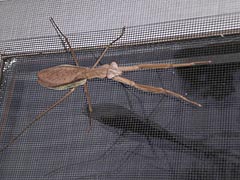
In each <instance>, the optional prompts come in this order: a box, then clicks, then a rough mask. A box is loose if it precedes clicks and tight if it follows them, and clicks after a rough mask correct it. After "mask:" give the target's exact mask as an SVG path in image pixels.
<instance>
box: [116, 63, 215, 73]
mask: <svg viewBox="0 0 240 180" xmlns="http://www.w3.org/2000/svg"><path fill="white" fill-rule="evenodd" d="M204 64H211V61H198V62H191V63H181V64H138V65H134V66H125V67H124V66H123V67H119V69H120V70H121V71H137V70H141V69H166V68H176V67H189V66H195V65H204Z"/></svg>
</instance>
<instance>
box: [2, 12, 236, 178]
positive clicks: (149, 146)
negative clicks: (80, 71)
mask: <svg viewBox="0 0 240 180" xmlns="http://www.w3.org/2000/svg"><path fill="white" fill-rule="evenodd" d="M221 17H224V16H221ZM227 17H228V18H229V17H231V18H232V21H220V22H222V23H220V24H219V23H216V24H214V25H213V26H212V29H211V30H209V31H201V28H202V27H206V26H205V25H207V23H206V24H204V23H203V24H201V23H202V22H203V19H204V18H200V19H199V20H198V19H194V20H186V21H179V22H170V23H163V24H154V25H147V26H140V27H132V28H127V32H126V35H125V36H124V37H123V39H121V40H120V41H119V42H118V44H117V46H115V47H113V48H111V49H110V50H109V51H108V52H107V54H106V55H105V57H104V58H103V60H102V61H101V64H108V63H110V62H112V61H116V62H117V63H118V64H119V65H120V66H128V65H133V64H141V63H183V62H194V61H203V60H211V61H212V62H213V63H212V64H210V65H201V66H195V67H184V68H175V69H164V70H143V71H134V72H128V73H125V74H124V77H126V78H129V79H131V80H134V81H136V82H138V83H141V84H148V85H151V86H156V87H163V88H166V89H169V90H172V91H175V92H178V93H180V94H182V95H184V96H186V97H188V98H189V99H191V100H194V101H196V102H198V103H201V104H202V105H203V107H201V108H200V107H195V106H193V105H192V104H189V103H187V102H185V101H182V100H179V99H177V98H175V97H171V96H166V95H159V94H151V93H147V92H142V91H140V90H137V89H135V88H132V87H130V86H127V85H123V84H121V83H117V82H114V81H112V80H107V79H103V80H102V79H93V80H91V81H89V91H90V94H91V99H92V105H93V114H92V118H93V120H94V121H93V127H92V129H91V130H90V131H89V132H88V128H89V117H88V113H87V110H86V109H87V104H86V97H85V96H84V92H83V88H82V87H79V88H78V90H77V91H76V92H75V93H74V94H72V95H71V96H70V97H69V98H68V99H67V100H65V101H64V102H63V103H61V104H60V105H58V106H57V107H56V108H54V109H53V110H51V111H50V112H49V113H47V114H46V115H45V116H44V117H43V118H41V120H39V122H37V123H36V124H35V125H33V126H32V127H31V128H30V129H28V130H27V131H26V132H25V133H24V134H23V135H22V136H21V137H19V138H18V139H17V141H16V142H15V143H14V144H12V145H10V146H9V147H8V148H7V149H5V150H4V151H2V152H1V154H0V158H1V160H0V177H1V179H41V178H42V179H133V178H138V179H141V178H142V179H148V178H156V179H239V176H240V175H239V172H240V171H239V170H240V166H239V158H240V157H239V156H240V152H239V128H240V127H239V119H238V118H239V105H240V103H239V102H240V101H239V93H240V92H239V89H240V88H239V84H240V72H239V65H240V62H239V40H240V38H239V36H238V33H239V29H238V28H239V25H238V26H236V22H238V21H237V20H239V18H238V17H239V14H235V15H231V16H226V18H227ZM208 18H209V17H208ZM208 18H205V19H208ZM223 19H224V18H223ZM181 23H183V24H184V23H185V24H188V26H184V27H186V29H188V32H187V33H185V34H184V33H183V34H175V33H173V32H172V31H171V30H169V29H171V28H173V27H174V28H173V29H175V28H176V32H178V33H179V32H180V31H177V30H180V29H182V28H181V26H179V24H181ZM225 23H229V25H226V24H225ZM231 23H232V24H231ZM200 24H201V25H202V26H199V25H200ZM167 25H168V26H167ZM171 25H172V26H171ZM173 25H174V26H173ZM221 25H222V27H224V26H226V27H231V28H229V29H228V28H221V29H218V27H219V26H221ZM193 26H196V27H197V28H196V29H197V31H196V33H195V32H194V33H193V32H192V31H191V28H192V27H193ZM163 27H164V28H163ZM161 28H162V30H161ZM178 28H179V29H178ZM214 28H215V29H214ZM149 29H152V30H153V32H157V31H160V32H164V36H163V37H158V36H157V34H156V33H153V32H152V31H148V30H149ZM203 29H204V28H203ZM143 32H144V33H143ZM118 34H119V29H118V30H109V31H104V32H89V33H85V34H84V33H83V34H75V35H69V37H70V40H71V42H72V41H73V47H74V48H75V49H76V52H77V57H78V59H79V62H80V64H81V66H88V67H91V66H92V65H93V64H94V62H95V61H96V57H98V56H99V55H100V53H101V52H102V50H103V48H102V47H101V45H103V44H106V43H109V42H110V41H111V40H112V39H114V38H116V35H118ZM95 35H97V36H95ZM102 35H103V36H102ZM79 37H81V38H79ZM90 37H97V38H96V39H94V38H93V40H91V41H90V40H89V41H88V39H90ZM104 37H109V38H107V39H106V38H104ZM141 37H144V38H141ZM57 38H58V37H57V36H55V37H41V38H37V39H26V40H17V41H10V42H2V43H1V44H2V47H5V48H4V49H5V53H6V55H8V56H9V58H6V59H7V60H9V63H10V65H8V68H7V69H6V70H5V71H4V77H3V85H2V97H1V125H2V127H3V128H2V131H1V132H2V134H1V144H0V147H1V148H2V147H4V146H5V145H6V144H8V143H9V142H10V141H11V139H12V138H13V137H16V136H17V135H18V134H19V132H21V130H22V129H23V128H24V127H26V126H27V125H28V124H29V123H30V122H31V121H32V120H33V119H34V118H35V117H36V116H37V115H38V114H39V113H40V112H42V111H43V110H45V109H46V108H47V107H48V106H49V105H50V104H52V103H53V102H55V101H57V100H58V99H59V98H60V97H61V96H63V94H64V93H65V92H63V91H54V90H49V89H46V88H43V87H42V86H40V85H39V84H38V83H37V76H36V73H37V72H38V71H39V70H41V69H44V68H48V67H52V66H55V65H61V64H73V60H72V58H71V56H70V54H69V53H63V48H61V49H59V47H60V46H61V43H60V41H59V40H57ZM46 39H47V41H48V43H46V44H45V43H44V44H42V43H43V42H46V41H45V40H46ZM82 39H87V40H86V41H85V45H84V47H87V48H82V49H80V48H78V47H79V45H80V44H81V43H82ZM93 41H94V43H93ZM17 42H22V43H17ZM86 42H88V43H89V44H88V43H86ZM35 43H38V44H41V45H40V46H39V47H40V48H38V47H37V46H34V48H32V47H33V46H32V44H35ZM56 44H57V45H56ZM86 44H88V45H86ZM91 46H94V47H96V46H97V47H96V48H94V47H93V48H91ZM10 47H12V49H10ZM29 47H30V49H29ZM49 50H51V52H50V51H49ZM53 52H54V53H53ZM34 53H36V55H34ZM30 54H31V55H30Z"/></svg>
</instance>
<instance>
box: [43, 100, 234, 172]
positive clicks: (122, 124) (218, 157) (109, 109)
mask: <svg viewBox="0 0 240 180" xmlns="http://www.w3.org/2000/svg"><path fill="white" fill-rule="evenodd" d="M92 108H93V111H92V114H91V116H92V118H93V119H94V120H96V121H98V122H99V123H101V124H102V125H104V126H106V127H107V129H109V130H112V131H115V132H118V133H119V138H117V139H116V140H115V141H114V142H113V144H112V145H111V146H110V147H109V148H108V149H107V150H106V151H105V152H104V153H103V154H101V155H99V156H98V158H95V159H93V160H87V161H82V162H77V163H73V164H68V165H66V166H62V167H59V168H57V169H54V170H52V171H51V172H49V173H48V174H46V176H53V175H55V174H56V173H58V172H60V171H63V170H67V169H71V167H73V166H75V167H76V166H84V164H85V163H86V164H87V163H96V162H97V161H101V160H102V161H103V160H104V158H105V157H107V156H108V154H109V153H111V151H112V149H113V148H114V146H117V144H118V143H120V140H121V139H122V138H127V137H130V139H138V140H139V137H140V138H144V139H145V140H146V142H147V144H148V145H149V147H150V149H151V151H152V155H146V153H144V154H142V153H141V152H140V149H141V148H140V147H141V146H140V144H141V143H139V145H138V146H136V147H135V148H133V149H132V150H131V151H130V150H129V151H126V152H127V154H125V157H122V158H123V159H122V160H121V162H117V163H118V164H119V165H118V166H117V167H116V168H115V169H111V170H109V171H105V172H104V174H110V173H113V172H115V173H116V172H117V171H119V170H120V168H121V167H122V166H123V165H124V164H125V163H126V162H127V161H128V159H129V158H130V157H131V156H138V155H140V156H141V157H143V158H147V159H148V160H149V161H148V162H150V164H152V166H153V167H155V168H161V167H159V166H160V165H159V163H156V162H159V161H161V162H162V161H163V159H162V158H161V157H159V155H158V152H157V151H159V149H160V150H161V151H162V152H163V151H164V150H167V151H178V152H177V153H179V151H180V153H186V155H193V156H194V157H196V158H198V159H201V160H210V161H212V162H213V163H214V162H215V163H219V162H222V163H228V162H230V161H232V160H233V161H235V162H238V161H239V157H238V156H235V155H233V154H231V153H229V152H226V151H224V150H221V149H214V148H212V147H209V146H207V145H205V144H204V142H203V140H194V139H189V138H186V137H182V136H180V135H178V134H176V133H173V132H170V131H169V130H167V129H165V128H163V127H161V126H160V125H159V124H157V123H156V122H154V121H152V120H150V119H148V118H142V117H141V116H139V115H138V114H136V113H134V112H133V111H132V110H130V109H128V108H126V107H124V106H122V105H117V104H113V103H103V104H93V105H92ZM83 114H85V115H87V116H89V111H88V109H87V108H85V109H84V110H83ZM129 134H130V135H131V136H129ZM162 140H164V141H166V142H168V145H167V146H165V147H163V146H162V144H161V147H159V143H158V144H154V143H153V142H155V141H162ZM169 143H170V144H171V145H170V146H169ZM145 144H146V143H145ZM164 145H165V144H164ZM163 153H164V152H163ZM115 155H116V156H118V155H119V154H115ZM164 158H166V160H167V161H168V159H167V156H166V155H165V154H164ZM168 166H169V168H171V169H172V167H171V164H170V162H168ZM234 167H236V166H235V165H234ZM101 173H102V172H101ZM95 175H96V176H98V175H99V174H98V173H96V174H95Z"/></svg>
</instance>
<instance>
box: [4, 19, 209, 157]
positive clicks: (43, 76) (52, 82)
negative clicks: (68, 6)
mask: <svg viewBox="0 0 240 180" xmlns="http://www.w3.org/2000/svg"><path fill="white" fill-rule="evenodd" d="M50 22H51V23H52V25H53V27H54V28H55V30H56V31H57V32H58V33H59V34H60V35H61V36H62V37H63V38H64V40H65V42H66V43H67V45H68V49H69V51H70V53H71V55H72V58H73V60H74V62H75V65H59V66H54V67H50V68H47V69H43V70H41V71H39V72H38V74H37V76H38V83H39V84H40V85H42V86H44V87H46V88H50V89H54V90H67V89H69V91H68V92H67V93H66V94H65V95H64V96H62V97H61V98H60V99H59V100H58V101H56V102H55V103H53V104H52V105H51V106H49V107H48V108H47V109H46V110H45V111H43V112H41V113H40V114H39V115H38V116H37V117H36V118H35V119H34V120H33V121H32V122H31V123H29V124H28V125H27V126H26V127H25V128H24V129H23V130H22V131H21V132H20V133H19V134H18V135H17V136H16V137H14V138H13V139H12V140H11V141H10V142H9V143H8V144H7V145H6V146H5V147H3V148H2V149H1V150H0V152H1V151H3V150H4V149H6V148H7V147H9V146H10V145H11V144H13V143H14V142H15V141H16V140H17V139H18V138H19V137H20V136H21V135H22V134H23V133H24V132H25V131H26V130H27V129H28V128H30V127H31V126H32V125H33V124H35V123H36V122H37V121H38V120H40V119H41V118H42V117H43V116H44V115H45V114H46V113H47V112H49V111H50V110H51V109H53V108H54V107H56V106H57V105H58V104H60V103H61V102H63V101H64V100H65V99H66V98H67V97H69V96H70V95H71V94H72V93H73V92H74V91H75V90H76V88H77V87H78V86H83V88H84V93H85V95H86V98H87V103H88V109H89V114H90V127H91V112H92V106H91V98H90V95H89V90H88V85H87V81H88V80H91V79H93V78H100V79H103V78H108V79H111V80H113V81H117V82H120V83H123V84H126V85H129V86H132V87H134V88H136V89H139V90H141V91H145V92H150V93H156V94H165V95H170V96H174V97H176V98H179V99H181V100H183V101H186V102H188V103H191V104H193V105H195V106H198V107H201V104H199V103H197V102H195V101H192V100H189V99H188V98H186V97H184V96H182V95H180V94H178V93H175V92H173V91H170V90H167V89H164V88H160V87H154V86H149V85H143V84H138V83H136V82H134V81H132V80H129V79H127V78H124V77H122V76H121V75H122V74H123V73H124V72H127V71H138V70H142V69H164V68H175V67H189V66H194V65H203V64H210V63H211V61H202V62H191V63H182V64H139V65H133V66H123V67H121V66H120V67H119V66H118V64H117V63H116V62H112V63H111V64H105V65H101V66H98V64H99V62H100V61H101V60H102V58H103V57H104V55H105V53H106V52H107V50H108V49H109V48H110V47H111V46H112V45H113V44H114V43H115V42H116V41H118V40H119V39H120V38H121V37H122V36H123V35H124V32H125V27H123V28H122V32H121V34H120V35H119V36H118V37H117V38H116V39H115V40H114V41H112V42H111V43H110V44H109V45H108V46H107V47H106V48H105V49H104V51H103V52H102V53H101V55H100V56H99V58H98V59H97V61H96V62H95V64H94V65H93V66H92V67H91V68H88V67H81V66H79V63H78V60H77V56H76V54H75V52H74V50H73V49H72V47H71V45H70V42H69V40H68V38H67V37H66V36H65V35H64V34H63V33H62V31H61V30H60V29H59V27H58V26H57V24H56V23H55V21H54V20H53V18H50ZM97 66H98V67H97Z"/></svg>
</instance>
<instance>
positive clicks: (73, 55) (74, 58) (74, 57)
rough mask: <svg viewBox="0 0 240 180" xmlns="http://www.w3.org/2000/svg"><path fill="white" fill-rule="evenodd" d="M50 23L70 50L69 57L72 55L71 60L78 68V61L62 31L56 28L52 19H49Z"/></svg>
mask: <svg viewBox="0 0 240 180" xmlns="http://www.w3.org/2000/svg"><path fill="white" fill-rule="evenodd" d="M50 22H51V23H52V25H53V27H54V29H55V30H56V31H57V32H59V33H60V34H61V35H62V37H63V38H64V40H65V41H66V43H67V45H68V48H69V50H70V53H71V55H72V58H73V60H74V62H75V64H76V66H79V63H78V60H77V56H76V54H75V52H74V50H73V49H72V47H71V44H70V42H69V40H68V38H67V37H66V36H65V35H64V34H63V33H62V31H61V30H60V29H59V27H58V26H57V24H56V23H55V21H54V20H53V18H52V17H50Z"/></svg>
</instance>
